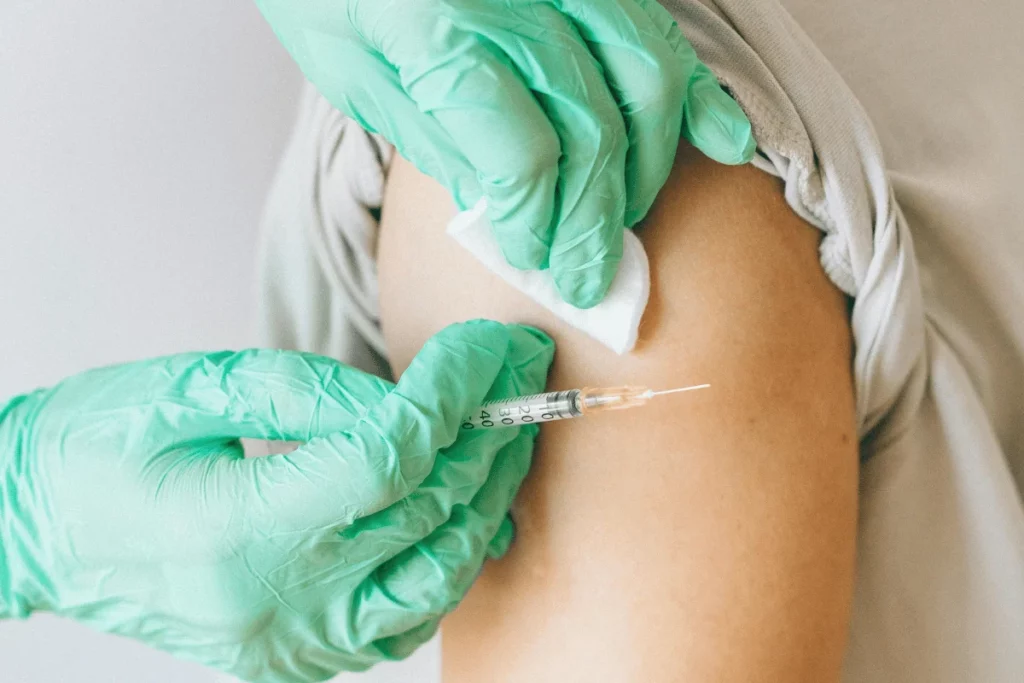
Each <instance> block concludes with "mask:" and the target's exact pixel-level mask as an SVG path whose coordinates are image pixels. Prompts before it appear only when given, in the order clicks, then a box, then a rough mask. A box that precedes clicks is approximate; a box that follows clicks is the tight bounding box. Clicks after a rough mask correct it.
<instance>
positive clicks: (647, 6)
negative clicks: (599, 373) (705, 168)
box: [256, 0, 755, 308]
mask: <svg viewBox="0 0 1024 683" xmlns="http://www.w3.org/2000/svg"><path fill="white" fill-rule="evenodd" d="M256 2H257V4H258V5H259V7H260V9H261V11H262V12H263V14H264V16H265V17H266V18H267V20H268V21H269V22H270V24H271V26H273V28H274V31H275V32H276V33H277V35H278V37H279V38H280V39H281V41H282V42H283V43H284V45H285V47H286V48H287V49H288V51H289V52H290V53H291V54H292V56H293V57H294V58H295V60H296V61H297V62H298V64H299V66H300V67H301V68H302V70H303V72H304V73H305V74H306V76H307V77H308V78H309V79H310V80H311V81H312V82H313V84H315V85H316V86H317V88H318V89H319V90H320V92H321V93H323V95H324V96H325V97H326V98H327V99H328V100H329V101H330V102H331V103H332V104H333V105H334V106H335V107H337V108H338V109H339V110H341V111H342V112H343V113H345V114H347V115H348V116H350V117H352V118H353V119H355V120H356V121H357V122H358V123H359V124H360V125H362V126H363V127H364V128H366V129H367V130H370V131H374V132H379V133H381V134H382V135H384V137H386V138H387V139H388V140H390V141H391V142H392V143H394V145H395V146H396V147H397V148H398V151H399V153H401V155H402V156H404V157H405V158H407V159H409V160H410V161H411V162H413V163H414V164H415V165H416V166H417V167H418V168H419V169H420V170H421V171H423V172H424V173H426V174H428V175H430V176H432V177H434V178H435V179H437V180H438V181H439V182H441V183H442V184H443V185H444V186H445V187H447V188H448V190H449V191H450V192H451V193H452V196H453V197H454V199H455V202H456V204H458V206H459V208H461V209H466V208H468V207H470V206H473V205H474V204H476V202H477V200H478V199H480V198H481V197H484V198H486V199H487V208H488V216H489V218H490V220H491V222H492V223H493V225H494V229H495V237H496V238H497V241H498V243H499V244H500V245H501V248H502V250H503V252H504V254H505V257H506V258H507V259H508V261H509V263H511V264H512V265H513V266H516V267H518V268H523V269H531V268H544V267H548V266H550V268H551V271H552V275H553V277H554V281H555V284H556V285H557V287H558V290H559V292H560V293H561V295H562V297H563V298H564V299H565V300H566V301H568V302H569V303H571V304H573V305H575V306H578V307H581V308H587V307H590V306H594V305H596V304H597V303H598V302H600V300H601V299H602V298H603V297H604V295H605V293H606V292H607V290H608V287H609V286H610V285H611V282H612V279H613V277H614V275H615V271H616V269H617V267H618V263H619V261H620V260H621V258H622V230H623V226H624V225H627V226H633V225H634V224H636V223H637V222H638V221H639V220H640V219H641V218H643V217H644V215H646V213H647V211H648V209H650V207H651V204H652V203H653V202H654V199H655V196H656V195H657V194H658V192H659V191H660V190H661V188H662V186H663V185H664V184H665V181H666V179H667V178H668V174H669V171H670V170H671V168H672V164H673V161H674V160H675V156H676V148H677V146H678V143H679V135H680V127H681V126H682V133H683V134H684V135H685V136H686V138H687V139H688V140H690V142H692V143H693V144H694V145H695V146H696V147H697V148H699V149H700V150H701V151H703V152H704V153H705V154H707V155H708V156H709V157H711V158H713V159H716V160H717V161H720V162H722V163H727V164H736V163H743V162H746V161H749V160H750V159H751V157H752V155H753V152H754V146H755V145H754V140H753V137H752V136H751V132H750V123H749V122H748V121H747V119H746V117H745V116H744V114H743V111H742V110H741V109H740V108H739V106H738V105H737V104H736V103H735V102H734V101H733V100H732V99H731V98H730V97H729V96H728V95H726V93H725V92H724V91H723V90H722V89H721V88H720V87H719V85H718V81H717V80H716V79H715V77H714V75H713V74H712V73H711V71H710V70H708V68H707V67H706V66H705V65H704V64H702V63H701V62H700V61H699V60H698V59H697V56H696V54H695V53H694V51H693V48H692V47H691V46H690V44H689V43H688V42H687V41H686V39H685V38H684V37H683V35H682V34H681V33H680V31H679V28H678V26H677V25H676V23H675V21H674V20H673V19H672V16H671V15H670V14H669V13H668V12H667V11H666V10H665V9H664V8H663V7H662V6H661V5H659V4H658V3H657V2H656V1H655V0H256Z"/></svg>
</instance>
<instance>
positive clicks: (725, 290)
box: [379, 147, 857, 683]
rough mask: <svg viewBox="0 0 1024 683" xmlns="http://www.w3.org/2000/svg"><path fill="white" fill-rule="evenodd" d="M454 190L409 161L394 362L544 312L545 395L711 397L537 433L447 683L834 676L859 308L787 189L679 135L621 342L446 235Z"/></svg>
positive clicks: (843, 623) (401, 195) (848, 571)
mask: <svg viewBox="0 0 1024 683" xmlns="http://www.w3.org/2000/svg"><path fill="white" fill-rule="evenodd" d="M451 213H452V209H451V206H450V204H449V203H448V201H447V199H446V197H445V195H444V192H443V190H441V189H440V188H439V187H438V186H437V185H435V184H434V183H433V181H430V180H429V179H427V178H425V177H424V176H421V175H419V174H418V173H417V172H416V171H415V170H414V169H412V168H411V167H410V166H409V165H408V164H405V163H403V162H399V163H398V165H397V166H396V168H395V169H394V171H393V173H392V177H391V179H390V183H389V195H388V197H387V200H386V202H385V215H384V226H383V230H382V238H381V244H380V259H379V261H380V269H381V301H382V307H383V316H384V324H385V332H386V335H387V339H388V344H389V346H390V349H391V352H392V360H393V362H394V364H395V368H396V370H401V369H402V368H403V367H404V366H405V364H406V363H408V361H409V359H410V358H411V357H412V355H413V354H414V352H415V350H416V349H418V348H419V347H420V345H421V344H422V343H423V342H424V340H425V339H426V338H427V337H428V336H429V335H431V334H432V333H434V332H435V331H437V330H439V329H440V328H441V327H443V326H444V325H445V324H447V323H449V322H451V321H453V320H461V319H466V318H473V317H489V318H495V319H498V320H505V321H519V322H527V323H531V324H535V325H538V326H540V327H542V328H544V329H545V330H547V331H549V332H550V333H551V334H552V335H553V336H554V337H555V339H556V340H557V342H558V353H557V358H556V363H555V367H554V369H553V372H552V376H551V381H550V386H551V388H570V387H576V386H583V385H590V386H600V385H605V384H627V383H628V384H647V385H650V386H653V387H670V386H678V385H682V384H687V383H699V382H710V383H711V384H712V388H711V389H709V390H707V391H704V392H700V393H699V394H692V395H684V396H682V397H675V398H673V399H664V400H663V401H662V402H661V403H659V404H651V406H650V407H647V408H644V409H643V410H637V411H632V412H627V413H620V414H615V413H611V414H606V415H602V416H601V417H599V418H597V417H595V418H593V419H583V420H576V421H574V422H567V423H561V424H557V423H556V424H551V425H547V426H545V427H544V431H543V433H542V436H541V446H540V448H539V449H538V452H537V454H536V457H535V461H534V468H533V470H532V472H531V475H530V478H529V479H528V481H527V484H526V485H525V486H524V489H523V491H522V492H521V494H520V498H519V501H518V505H517V508H516V511H515V512H516V520H517V525H518V529H519V535H518V539H517V543H516V545H515V546H514V548H513V550H512V552H511V553H510V554H509V555H508V557H507V558H506V559H505V560H503V561H502V562H500V563H491V564H490V566H489V567H488V568H487V570H486V571H485V572H484V574H483V576H482V577H481V578H480V580H479V581H478V583H477V584H476V585H475V586H474V588H473V590H472V591H471V592H470V595H469V596H468V598H467V599H466V601H465V603H464V604H463V605H462V606H461V607H460V608H459V609H458V610H457V611H456V612H455V614H453V615H452V616H451V617H450V618H449V619H448V620H447V621H446V622H445V626H444V671H445V680H446V681H447V682H448V683H461V682H462V681H465V682H467V683H469V682H473V683H477V682H479V681H496V682H501V681H510V682H512V681H515V682H521V681H563V680H601V681H650V682H652V683H657V682H660V681H677V680H686V681H715V682H716V683H717V682H728V681H737V682H739V681H743V682H747V681H786V682H791V681H814V682H815V683H818V682H820V681H830V680H838V677H839V669H840V664H841V660H842V655H843V649H844V645H845V642H846V630H847V622H848V619H849V609H850V599H851V593H852V585H853V559H854V538H855V524H856V493H857V446H856V436H855V428H854V412H853V411H854V409H853V390H852V384H851V378H850V370H849V366H850V360H849V359H850V351H851V349H850V334H849V327H848V322H847V314H846V303H845V300H844V298H843V296H842V295H841V293H840V292H838V290H836V288H835V287H833V286H832V285H831V283H830V282H829V281H828V280H827V278H826V277H825V275H824V274H823V273H822V271H821V268H820V266H819V264H818V259H817V245H818V239H819V234H818V233H817V232H816V231H815V230H814V229H813V228H811V227H810V226H807V225H806V224H804V223H803V222H802V221H801V220H800V219H799V218H797V217H796V216H795V215H794V214H793V213H792V212H791V211H790V210H789V208H788V207H787V206H786V205H785V202H784V201H783V199H782V195H781V190H780V188H779V186H778V181H776V180H775V179H772V178H770V177H769V176H767V175H765V174H762V173H761V172H759V171H757V170H755V169H753V168H751V167H739V168H736V167H725V166H720V165H718V164H715V163H714V162H711V161H708V160H707V159H705V158H703V157H700V156H699V155H698V154H696V153H694V152H693V151H692V150H691V149H689V148H686V147H684V148H681V150H680V154H679V156H678V158H677V162H676V168H675V170H674V172H673V176H672V178H671V179H670V180H669V183H668V185H667V186H666V189H665V190H664V191H663V193H662V195H661V198H660V199H659V202H658V203H657V204H656V207H655V209H654V211H653V212H652V214H651V215H650V217H649V218H648V219H647V221H646V222H645V226H644V228H643V229H642V230H641V231H640V233H639V234H640V237H641V239H642V240H643V241H644V243H645V245H646V247H647V251H648V254H649V256H650V258H651V265H652V275H653V283H652V287H653V289H652V298H651V303H650V305H649V307H648V310H647V313H646V315H645V318H644V321H643V324H642V326H641V342H640V344H639V346H638V348H637V350H636V351H635V352H634V353H632V354H630V355H629V356H626V357H618V356H615V355H614V354H613V353H611V352H610V351H608V350H606V349H604V348H603V347H601V346H599V345H598V344H597V343H596V342H593V341H592V340H590V339H589V338H586V337H584V336H583V335H581V334H580V333H578V332H576V331H574V330H571V329H568V328H567V327H566V326H564V325H563V324H561V323H559V322H558V321H557V320H555V319H554V318H553V317H551V316H550V315H548V314H547V313H546V312H544V311H543V310H541V309H539V308H538V307H537V306H535V305H533V304H532V303H531V302H529V301H528V300H526V299H525V298H524V297H523V296H522V295H520V294H519V293H517V292H515V291H513V290H511V289H510V288H509V287H507V286H506V285H504V284H503V283H501V282H500V281H499V280H497V278H495V277H494V276H492V275H490V274H489V273H487V272H486V271H485V270H483V268H482V267H481V266H480V265H479V264H477V263H476V262H475V261H473V260H472V259H471V257H469V256H468V255H467V254H465V253H464V252H462V251H461V249H460V248H459V247H458V246H456V245H454V243H453V242H452V241H451V240H449V239H447V238H445V237H444V236H443V235H442V232H443V228H444V225H445V223H446V222H447V220H448V218H449V217H450V216H451Z"/></svg>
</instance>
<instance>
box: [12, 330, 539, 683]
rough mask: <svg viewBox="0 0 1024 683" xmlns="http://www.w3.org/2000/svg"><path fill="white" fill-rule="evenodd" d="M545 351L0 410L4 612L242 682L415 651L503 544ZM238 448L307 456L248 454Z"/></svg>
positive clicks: (467, 336)
mask: <svg viewBox="0 0 1024 683" xmlns="http://www.w3.org/2000/svg"><path fill="white" fill-rule="evenodd" d="M552 353H553V345H552V342H551V341H550V340H549V339H548V338H547V337H546V336H544V335H543V334H542V333H540V332H537V331H535V330H532V329H528V328H524V327H517V326H509V327H506V326H504V325H500V324H498V323H493V322H487V321H477V322H472V323H466V324H460V325H453V326H451V327H449V328H447V329H446V330H444V331H442V332H441V333H440V334H438V335H437V336H435V337H434V338H433V339H431V340H430V341H429V342H428V343H427V344H426V346H425V347H424V348H423V351H422V352H421V353H420V354H419V355H418V356H417V357H416V359H415V360H414V361H413V363H412V365H411V366H410V367H409V369H408V370H407V371H406V373H405V374H404V375H403V376H402V379H401V381H400V382H399V383H398V384H397V386H392V385H390V384H389V383H387V382H384V381H382V380H380V379H378V378H375V377H372V376H370V375H367V374H364V373H362V372H359V371H357V370H353V369H351V368H347V367H345V366H343V365H341V364H339V363H337V362H334V361H332V360H329V359H326V358H322V357H319V356H313V355H307V354H300V353H294V352H282V351H247V352H242V353H215V354H185V355H179V356H171V357H168V358H163V359H159V360H153V361H147V362H141V363H134V364H130V365H123V366H118V367H112V368H106V369H101V370H95V371H91V372H86V373H84V374H82V375H78V376H76V377H73V378H71V379H68V380H66V381H65V382H63V383H61V384H59V385H57V386H56V387H54V388H52V389H47V390H41V391H37V392H35V393H32V394H28V395H25V396H22V397H20V398H17V399H14V400H13V401H11V402H10V403H8V404H7V405H6V406H0V615H5V616H18V617H21V616H25V615H28V614H29V613H31V612H33V611H37V610H45V611H51V612H55V613H57V614H60V615H65V616H68V617H71V618H74V619H77V620H79V621H82V622H85V623H87V624H89V625H91V626H93V627H95V628H97V629H100V630H103V631H108V632H111V633H117V634H120V635H124V636H129V637H131V638H136V639H138V640H141V641H143V642H145V643H148V644H150V645H153V646H155V647H158V648H161V649H163V650H166V651H168V652H171V653H173V654H175V655H178V656H180V657H183V658H186V659H190V660H195V661H198V662H201V663H204V664H207V665H209V666H212V667H215V668H218V669H222V670H224V671H227V672H229V673H232V674H234V675H236V676H239V677H241V678H243V679H245V680H249V681H261V682H262V681H267V682H283V681H288V682H292V681H319V680H324V679H327V678H329V677H331V676H332V675H334V674H336V673H337V672H338V671H341V670H361V669H365V668H367V667H369V666H371V665H373V664H374V663H376V662H378V661H380V660H383V659H393V658H401V657H404V656H406V655H408V654H409V653H410V652H412V651H413V650H414V649H415V648H416V647H417V646H419V645H420V644H422V643H423V642H425V641H426V640H428V639H429V638H430V637H431V635H432V634H433V633H434V631H435V630H436V628H437V625H438V620H439V618H440V617H441V616H442V615H443V614H444V613H445V612H447V611H449V610H450V609H452V608H453V607H454V606H455V604H456V603H457V602H458V601H459V600H460V599H461V597H462V596H463V595H464V594H465V592H466V590H467V589H468V588H469V585H470V583H471V582H472V581H473V580H474V578H475V577H476V575H477V574H478V572H479V570H480V567H481V564H482V563H483V561H484V558H485V555H486V554H488V552H490V554H492V555H499V554H501V553H503V552H504V551H505V550H506V549H507V547H508V545H509V543H510V542H511V533H512V527H511V523H510V522H509V521H508V520H507V517H506V515H507V512H508V509H509V505H510V503H511V500H512V497H513V496H514V495H515V493H516V490H517V489H518V487H519V484H520V482H521V480H522V478H523V476H524V475H525V474H526V471H527V469H528V467H529V464H530V456H531V452H532V447H533V441H534V438H535V436H536V433H537V429H536V427H534V426H527V427H524V428H522V429H515V428H508V429H497V430H476V431H472V432H470V431H465V432H460V430H459V425H460V422H461V420H462V418H463V417H464V416H465V415H468V414H469V413H470V411H471V410H472V409H473V408H474V407H476V406H478V405H479V404H480V403H481V402H483V401H485V400H491V399H495V398H500V397H507V396H511V395H517V394H530V393H536V392H538V391H542V390H543V388H544V384H545V377H546V374H547V369H548V365H549V363H550V361H551V358H552ZM238 437H253V438H261V439H284V440H298V441H307V442H308V443H307V444H306V445H304V446H302V447H301V448H299V450H297V451H295V452H294V453H291V454H289V455H279V456H270V457H266V458H258V459H245V458H243V455H242V449H241V447H240V445H239V442H238Z"/></svg>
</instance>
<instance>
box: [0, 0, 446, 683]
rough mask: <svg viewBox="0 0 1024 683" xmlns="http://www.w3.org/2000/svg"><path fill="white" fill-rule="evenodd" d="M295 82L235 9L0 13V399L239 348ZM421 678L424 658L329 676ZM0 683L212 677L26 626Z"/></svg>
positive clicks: (71, 629)
mask: <svg viewBox="0 0 1024 683" xmlns="http://www.w3.org/2000/svg"><path fill="white" fill-rule="evenodd" d="M299 83H300V75H299V74H298V72H297V71H296V69H295V68H294V67H293V65H292V64H291V63H290V61H289V60H288V56H287V54H286V53H285V52H284V50H283V49H281V48H280V47H279V46H278V45H277V43H276V42H275V41H274V38H273V34H272V33H271V32H270V30H269V28H268V27H266V26H265V24H264V23H263V21H262V18H261V17H260V16H259V13H258V11H257V10H256V8H255V6H253V5H252V4H251V3H250V2H247V1H246V0H221V1H215V2H200V1H199V0H194V1H193V0H185V1H184V2H181V1H180V0H179V1H178V2H170V1H169V0H143V1H142V2H119V1H117V0H98V1H96V0H94V1H92V2H72V1H71V0H49V1H48V2H39V1H38V0H3V1H2V2H0V320H2V321H3V322H2V324H0V396H9V395H11V394H14V393H19V392H22V391H25V390H28V389H31V388H34V387H36V386H39V385H45V384H50V383H53V382H55V381H57V380H59V379H60V378H61V377H64V376H66V375H68V374H71V373H74V372H77V371H80V370H83V369H85V368H88V367H92V366H96V365H102V364H109V363H114V362H120V361H125V360H130V359H136V358H144V357H148V356H154V355H160V354H167V353H174V352H178V351H185V350H192V349H214V348H237V347H244V346H251V345H253V344H254V343H255V342H256V340H255V339H254V338H253V330H255V325H254V311H255V299H254V291H255V290H254V287H253V277H254V272H253V261H254V255H255V237H256V226H257V223H258V218H259V212H260V207H261V203H262V198H263V194H264V192H265V191H266V188H267V186H268V184H269V182H270V178H271V174H272V173H273V169H274V165H275V162H276V158H277V155H278V153H279V152H280V150H281V149H282V146H283V144H284V141H285V137H286V135H287V131H288V127H289V125H290V123H291V119H292V112H293V108H294V105H295V98H296V95H297V93H298V87H299ZM97 495H102V492H99V491H97ZM436 668H437V652H436V649H430V650H428V651H426V652H425V653H422V654H421V655H420V656H419V658H418V661H417V662H412V663H411V665H406V666H405V667H397V666H391V667H384V668H379V669H377V670H376V671H375V672H374V673H372V674H369V675H366V676H365V677H360V676H345V677H344V680H348V681H354V682H356V681H358V682H359V683H370V682H371V681H373V682H375V683H383V682H385V681H388V682H391V681H424V682H426V681H430V680H432V679H434V678H435V675H434V673H433V672H434V671H435V670H436ZM0 679H2V680H3V681H5V682H10V683H57V682H61V683H63V682H64V681H68V682H75V683H100V682H102V683H122V682H123V683H129V682H130V683H151V682H152V683H156V682H160V683H171V682H182V683H184V682H186V681H188V682H189V683H212V681H215V680H218V677H217V676H216V675H215V674H213V673H212V672H208V671H205V670H203V669H201V668H199V667H197V666H194V665H189V664H184V663H181V662H178V661H176V660H173V659H171V658H170V657H167V656H165V655H163V654H160V653H157V652H153V651H150V650H148V649H146V648H144V647H142V646H141V645H137V644H135V643H132V642H129V641H125V640H122V639H117V638H113V637H109V636H105V635H100V634H96V633H92V632H90V631H88V630H86V629H84V628H82V627H79V626H78V625H76V624H73V623H68V622H65V621H61V620H58V619H55V618H52V617H48V616H46V615H41V616H35V617H33V618H32V619H31V620H29V621H28V622H24V623H22V622H0Z"/></svg>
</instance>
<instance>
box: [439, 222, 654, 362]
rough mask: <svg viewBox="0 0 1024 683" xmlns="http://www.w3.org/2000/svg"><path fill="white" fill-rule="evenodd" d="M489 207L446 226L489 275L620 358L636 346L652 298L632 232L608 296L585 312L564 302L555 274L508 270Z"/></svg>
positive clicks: (640, 248)
mask: <svg viewBox="0 0 1024 683" xmlns="http://www.w3.org/2000/svg"><path fill="white" fill-rule="evenodd" d="M486 208H487V207H486V204H484V203H483V202H481V203H479V204H477V205H476V206H475V207H473V208H472V209H470V210H469V211H463V212H462V213H460V214H458V215H457V216H455V218H453V219H452V221H451V223H449V224H448V234H449V235H451V237H452V238H454V239H455V241H456V242H458V243H459V244H460V245H461V246H462V247H463V248H464V249H466V250H467V251H468V252H469V253H471V254H472V255H473V256H475V257H476V258H477V260H478V261H480V262H481V263H482V264H483V265H484V266H485V267H486V268H487V269H488V270H490V271H491V272H493V273H495V274H496V275H497V276H498V277H500V278H501V279H502V280H504V281H505V282H507V283H509V284H510V285H512V286H513V287H515V288H516V289H518V290H519V291H520V292H522V293H524V294H526V295H527V296H528V297H530V298H531V299H533V300H534V301H536V302H537V303H539V304H540V305H541V306H543V307H544V308H546V309H548V310H549V311H551V312H552V313H554V314H555V315H556V316H558V317H559V318H560V319H562V320H564V321H565V322H567V323H568V324H570V325H572V326H573V327H575V328H576V329H578V330H580V331H582V332H585V333H586V334H588V335H590V336H591V337H593V338H594V339H596V340H597V341H599V342H601V343H602V344H604V345H605V346H607V347H608V348H609V349H611V350H612V351H614V352H615V353H618V354H624V353H627V352H629V351H630V350H632V349H633V347H634V346H636V339H637V333H638V330H639V328H640V318H641V317H642V316H643V313H644V309H645V308H646V307H647V298H648V296H649V295H650V292H651V274H650V265H649V264H648V262H647V253H646V252H645V251H644V247H643V245H642V244H640V240H639V239H637V237H636V235H634V234H633V232H632V231H631V230H626V231H624V233H623V250H622V263H621V264H620V265H619V271H618V273H617V274H616V276H615V280H614V281H613V282H612V286H611V289H609V290H608V294H607V296H605V298H604V299H603V300H602V301H601V303H599V304H598V305H597V306H594V307H593V308H588V309H586V310H581V309H579V308H576V307H575V306H571V305H570V304H567V303H565V302H564V301H562V298H561V297H560V296H559V294H558V289H556V287H555V283H554V280H553V279H552V278H551V274H550V273H549V272H547V271H542V270H517V269H516V268H513V267H512V266H510V265H509V264H508V263H507V262H506V261H505V257H504V255H502V253H501V248H500V247H498V243H497V242H496V241H495V239H494V235H493V233H492V231H491V223H490V221H489V220H487V215H486V213H485V212H486Z"/></svg>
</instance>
